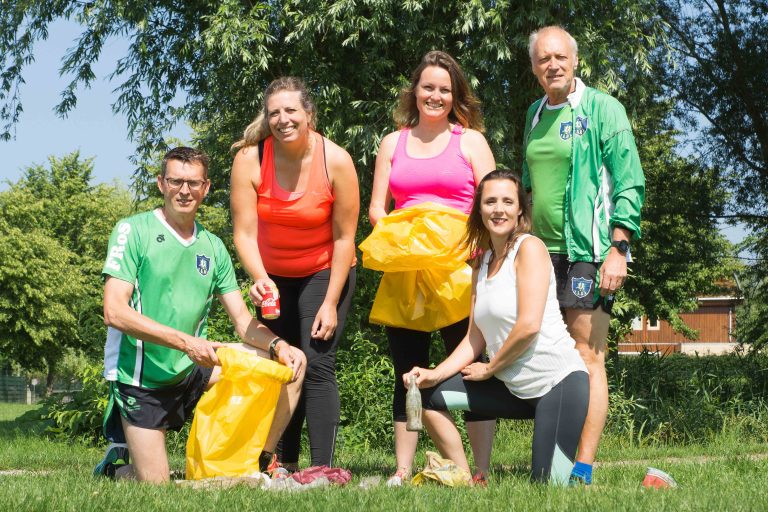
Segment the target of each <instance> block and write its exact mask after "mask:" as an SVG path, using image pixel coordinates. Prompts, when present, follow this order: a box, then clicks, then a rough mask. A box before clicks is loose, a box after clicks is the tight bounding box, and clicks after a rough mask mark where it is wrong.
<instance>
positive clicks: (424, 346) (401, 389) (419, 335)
mask: <svg viewBox="0 0 768 512" xmlns="http://www.w3.org/2000/svg"><path fill="white" fill-rule="evenodd" d="M468 329H469V319H468V318H465V319H464V320H459V321H458V322H456V323H455V324H451V325H449V326H447V327H443V328H442V329H440V335H441V336H442V338H443V344H444V345H445V353H446V354H448V355H450V354H451V352H453V351H454V350H455V349H456V347H458V346H459V343H461V340H463V339H464V336H466V335H467V330H468ZM386 331H387V339H388V340H389V350H390V353H391V354H392V365H393V366H394V367H395V391H394V396H393V397H392V418H393V419H394V421H405V420H406V418H405V386H404V385H403V374H404V373H407V372H409V371H411V368H413V367H414V366H419V367H421V368H428V367H429V345H430V340H431V337H432V333H429V332H424V331H414V330H412V329H404V328H402V327H387V328H386ZM482 357H483V356H482V355H481V356H480V357H479V358H478V360H481V359H482ZM494 418H495V416H484V415H480V414H475V413H472V412H468V413H465V414H464V420H465V421H486V420H492V419H494Z"/></svg>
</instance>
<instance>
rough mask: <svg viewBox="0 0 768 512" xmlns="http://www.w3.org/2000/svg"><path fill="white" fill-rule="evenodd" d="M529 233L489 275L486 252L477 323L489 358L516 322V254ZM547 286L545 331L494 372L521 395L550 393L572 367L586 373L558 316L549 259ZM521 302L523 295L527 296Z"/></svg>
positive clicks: (523, 236) (537, 395) (509, 387)
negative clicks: (510, 361) (512, 360)
mask: <svg viewBox="0 0 768 512" xmlns="http://www.w3.org/2000/svg"><path fill="white" fill-rule="evenodd" d="M528 237H531V235H527V234H526V235H522V236H520V237H519V238H518V239H517V241H516V242H515V245H514V247H513V248H512V250H511V251H510V252H509V253H508V254H507V257H506V258H505V259H504V262H503V263H502V264H501V268H500V269H499V271H498V272H497V273H496V275H494V276H493V277H490V278H489V277H488V260H489V258H490V255H491V251H488V252H487V254H485V255H484V256H483V263H482V265H481V267H480V272H479V274H478V277H477V298H476V300H475V310H474V321H475V324H477V327H478V328H479V329H480V331H481V332H482V333H483V338H485V343H486V348H487V351H488V357H490V358H491V359H493V357H494V356H495V355H496V353H497V352H498V351H499V350H501V347H502V345H504V342H505V341H506V340H507V336H508V335H509V332H510V331H511V330H512V328H513V327H514V325H515V323H516V322H517V300H518V296H517V276H516V275H515V257H516V256H517V251H518V249H519V248H520V244H521V243H522V242H523V240H525V239H526V238H528ZM545 264H546V265H549V266H550V270H549V289H548V290H547V303H546V306H545V307H544V318H542V321H541V329H540V330H539V333H538V334H537V335H536V337H535V338H534V339H533V341H532V342H531V344H530V345H529V346H528V348H527V349H526V350H525V352H523V353H522V354H520V357H518V358H517V359H516V360H515V361H514V362H513V363H512V364H510V365H509V366H507V367H506V368H503V369H502V370H500V371H498V372H496V378H498V379H499V380H501V381H502V382H504V384H506V385H507V388H508V389H509V391H510V392H511V393H512V394H514V395H515V396H518V397H520V398H537V397H540V396H543V395H545V394H547V393H548V392H549V391H550V390H551V389H552V388H553V387H554V386H556V385H557V383H558V382H560V381H561V380H563V379H564V378H565V377H567V376H568V375H569V374H570V373H572V372H574V371H579V370H580V371H584V372H586V371H587V368H586V366H584V362H583V361H582V359H581V356H580V355H579V353H578V351H577V350H576V348H575V344H576V342H575V341H574V340H573V338H571V336H570V335H569V334H568V330H567V329H566V327H565V322H564V321H563V317H562V316H561V314H560V304H559V303H558V301H557V293H556V288H555V273H554V271H553V270H552V266H551V263H550V261H549V259H547V260H546V263H545ZM523 300H525V298H524V297H523Z"/></svg>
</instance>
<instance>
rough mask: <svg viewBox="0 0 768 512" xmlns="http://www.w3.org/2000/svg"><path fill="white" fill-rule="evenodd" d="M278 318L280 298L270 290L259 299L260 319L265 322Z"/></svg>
mask: <svg viewBox="0 0 768 512" xmlns="http://www.w3.org/2000/svg"><path fill="white" fill-rule="evenodd" d="M279 316H280V298H279V297H278V296H277V294H276V293H275V291H274V290H273V289H272V288H270V289H268V290H267V292H266V293H265V294H264V296H263V297H262V299H261V317H262V318H264V319H266V320H274V319H275V318H277V317H279Z"/></svg>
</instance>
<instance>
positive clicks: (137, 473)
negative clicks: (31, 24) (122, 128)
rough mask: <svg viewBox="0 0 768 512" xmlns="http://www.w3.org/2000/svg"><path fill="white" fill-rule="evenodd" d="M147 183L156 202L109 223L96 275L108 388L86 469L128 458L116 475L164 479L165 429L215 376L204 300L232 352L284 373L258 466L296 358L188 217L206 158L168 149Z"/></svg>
mask: <svg viewBox="0 0 768 512" xmlns="http://www.w3.org/2000/svg"><path fill="white" fill-rule="evenodd" d="M157 186H158V188H159V189H160V192H161V193H162V195H163V198H164V204H163V206H162V207H161V208H158V209H156V210H154V211H150V212H144V213H140V214H137V215H134V216H132V217H129V218H126V219H123V220H121V221H119V222H118V223H117V226H116V227H115V228H114V230H113V232H112V236H111V238H110V241H109V249H108V253H107V259H106V262H105V264H104V269H103V271H102V272H103V275H104V277H105V279H106V281H105V284H104V323H105V324H106V325H107V326H108V330H107V342H106V345H105V349H104V365H105V371H104V376H105V377H106V378H107V380H108V381H109V383H110V401H109V405H108V408H107V413H106V415H105V434H106V435H107V437H108V438H110V440H111V441H113V444H111V445H110V447H109V448H108V449H107V454H106V455H105V457H104V460H103V461H102V462H101V463H100V464H99V465H98V466H97V467H96V470H95V471H94V473H95V474H108V473H110V472H112V473H114V467H115V466H116V464H115V463H117V462H119V461H120V460H122V461H123V462H126V463H127V462H128V460H127V459H128V454H130V459H131V462H132V466H126V469H123V470H119V471H118V473H119V474H120V473H124V474H125V476H131V475H132V476H133V477H135V478H136V479H138V480H142V481H149V482H165V481H168V479H169V468H168V457H167V454H166V450H165V432H166V430H168V429H174V430H177V429H179V428H181V427H182V425H183V424H184V422H185V420H186V419H187V418H188V417H189V416H191V414H192V411H193V410H194V407H195V405H196V404H197V401H198V400H199V398H200V396H201V395H202V393H203V392H204V391H205V390H206V389H208V388H210V387H211V386H213V385H214V384H215V383H216V382H217V380H218V379H219V375H220V372H221V367H220V366H218V359H217V357H216V349H218V348H219V347H222V346H225V345H224V344H222V343H218V342H215V341H208V340H207V339H206V335H207V318H208V313H209V311H210V308H211V305H212V301H213V298H214V296H215V297H216V298H218V300H219V302H220V303H221V305H222V306H223V307H224V310H225V311H226V312H227V314H228V315H229V318H230V319H231V321H232V323H233V324H234V327H235V331H236V332H237V334H238V335H239V336H240V338H241V339H242V340H243V341H244V342H245V343H244V344H243V345H234V346H236V347H238V348H240V349H242V350H250V351H253V352H255V353H257V354H259V355H261V356H264V357H272V358H273V359H277V360H278V361H279V362H281V363H282V364H285V365H286V366H288V367H289V368H290V369H291V370H292V371H293V380H292V382H290V383H288V384H287V385H285V386H283V389H282V390H281V394H280V398H279V401H278V404H277V410H276V412H275V417H274V421H273V424H272V428H271V430H270V433H269V436H268V438H267V440H266V443H265V447H264V453H263V454H262V458H261V459H262V465H264V462H265V460H266V459H268V458H270V456H271V452H273V451H274V449H275V446H276V444H277V441H278V440H279V439H280V435H281V434H282V431H283V429H284V428H285V426H286V425H287V423H288V421H289V420H290V418H291V415H292V413H293V410H294V408H295V406H296V403H297V401H298V397H299V393H300V390H301V384H302V380H303V373H304V369H305V367H306V358H305V357H304V354H303V353H302V352H301V350H299V349H297V348H295V347H292V346H291V345H289V344H288V343H286V342H285V341H284V340H282V339H281V338H279V337H277V336H275V335H274V334H272V332H270V331H269V329H267V328H266V327H265V326H264V325H263V324H261V323H260V322H259V321H258V320H256V319H255V318H253V317H252V316H251V314H250V313H249V312H248V309H247V307H246V305H245V302H244V301H243V298H242V295H241V294H240V288H239V287H238V284H237V281H236V280H235V274H234V268H233V266H232V261H231V259H230V257H229V254H228V253H227V250H226V248H225V247H224V244H223V243H222V242H221V240H220V239H219V238H217V237H216V236H215V235H213V234H212V233H210V232H208V231H206V230H205V228H203V226H201V225H200V224H198V223H197V222H196V221H195V215H196V213H197V210H198V208H199V207H200V204H201V203H202V201H203V199H204V198H205V196H206V194H207V193H208V189H209V187H210V182H209V181H208V157H207V156H206V155H205V154H204V153H202V152H200V151H197V150H195V149H192V148H185V147H180V148H176V149H173V150H171V151H169V152H168V153H167V154H166V155H165V157H164V158H163V163H162V171H161V173H160V176H158V177H157ZM228 346H233V345H228Z"/></svg>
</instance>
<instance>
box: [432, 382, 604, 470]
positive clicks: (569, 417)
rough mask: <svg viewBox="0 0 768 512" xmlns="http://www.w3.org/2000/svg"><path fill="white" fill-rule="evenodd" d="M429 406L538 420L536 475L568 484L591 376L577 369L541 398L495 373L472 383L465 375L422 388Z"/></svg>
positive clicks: (534, 449)
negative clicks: (516, 390)
mask: <svg viewBox="0 0 768 512" xmlns="http://www.w3.org/2000/svg"><path fill="white" fill-rule="evenodd" d="M422 400H423V402H424V408H426V409H431V410H438V411H446V410H449V409H451V410H454V409H455V410H464V411H473V412H478V413H481V414H488V415H491V416H496V417H499V418H510V419H516V420H522V419H531V418H533V445H532V447H531V452H532V458H531V479H532V480H534V481H538V482H552V483H557V484H567V483H568V478H569V477H570V474H571V469H572V468H573V463H574V460H575V459H576V449H577V448H578V446H579V438H580V437H581V429H582V427H583V426H584V420H585V418H586V417H587V408H588V407H589V376H588V375H587V373H586V372H583V371H575V372H572V373H570V374H568V376H567V377H566V378H564V379H563V380H561V381H560V382H559V383H558V384H557V385H556V386H555V387H553V388H552V389H551V390H549V392H548V393H547V394H545V395H543V396H540V397H538V398H530V399H523V398H518V397H516V396H515V395H513V394H512V393H510V391H509V389H507V386H506V385H504V383H503V382H502V381H500V380H499V379H497V378H495V377H491V378H490V379H488V380H484V381H479V382H477V381H467V380H464V379H463V378H462V375H461V374H460V373H459V374H457V375H454V376H453V377H451V378H450V379H448V380H446V381H443V382H441V383H440V384H439V385H437V386H436V387H434V388H430V389H425V390H422Z"/></svg>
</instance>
